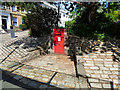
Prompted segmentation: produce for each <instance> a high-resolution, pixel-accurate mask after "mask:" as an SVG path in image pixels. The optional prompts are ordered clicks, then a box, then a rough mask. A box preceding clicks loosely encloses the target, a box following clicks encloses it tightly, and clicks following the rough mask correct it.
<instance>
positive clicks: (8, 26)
mask: <svg viewBox="0 0 120 90" xmlns="http://www.w3.org/2000/svg"><path fill="white" fill-rule="evenodd" d="M10 25H11V18H10V14H9V15H8V19H7V29H10Z"/></svg>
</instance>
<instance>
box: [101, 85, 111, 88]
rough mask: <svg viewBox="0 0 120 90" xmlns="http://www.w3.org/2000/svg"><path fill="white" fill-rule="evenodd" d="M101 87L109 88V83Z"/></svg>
mask: <svg viewBox="0 0 120 90" xmlns="http://www.w3.org/2000/svg"><path fill="white" fill-rule="evenodd" d="M103 88H111V85H110V84H103Z"/></svg>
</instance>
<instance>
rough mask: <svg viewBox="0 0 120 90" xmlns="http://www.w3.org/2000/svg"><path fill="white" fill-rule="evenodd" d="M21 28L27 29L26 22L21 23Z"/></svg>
mask: <svg viewBox="0 0 120 90" xmlns="http://www.w3.org/2000/svg"><path fill="white" fill-rule="evenodd" d="M19 28H20V29H22V30H26V29H27V26H26V25H25V24H20V25H19Z"/></svg>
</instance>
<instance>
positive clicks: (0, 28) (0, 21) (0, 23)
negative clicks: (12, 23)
mask: <svg viewBox="0 0 120 90" xmlns="http://www.w3.org/2000/svg"><path fill="white" fill-rule="evenodd" d="M0 30H2V17H1V15H0Z"/></svg>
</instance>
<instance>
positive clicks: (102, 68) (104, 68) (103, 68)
mask: <svg viewBox="0 0 120 90" xmlns="http://www.w3.org/2000/svg"><path fill="white" fill-rule="evenodd" d="M100 70H109V68H106V67H100Z"/></svg>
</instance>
